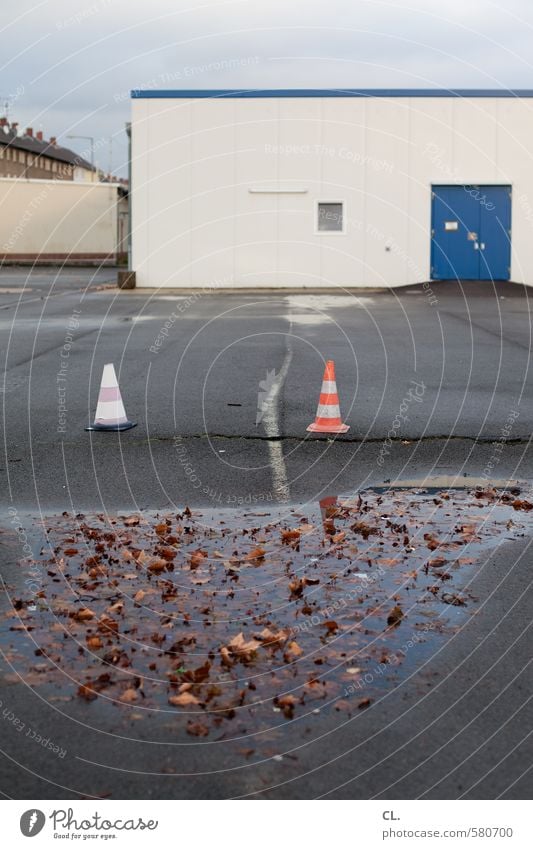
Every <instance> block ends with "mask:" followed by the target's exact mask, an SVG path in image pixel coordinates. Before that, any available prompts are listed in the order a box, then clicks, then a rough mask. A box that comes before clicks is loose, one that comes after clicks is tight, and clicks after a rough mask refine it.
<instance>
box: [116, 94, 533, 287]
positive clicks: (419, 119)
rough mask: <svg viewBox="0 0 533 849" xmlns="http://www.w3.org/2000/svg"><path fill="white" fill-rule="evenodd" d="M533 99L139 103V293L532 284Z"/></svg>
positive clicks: (186, 98) (356, 97)
mask: <svg viewBox="0 0 533 849" xmlns="http://www.w3.org/2000/svg"><path fill="white" fill-rule="evenodd" d="M532 98H533V90H527V91H514V92H511V91H507V90H502V91H488V90H473V91H472V90H462V91H446V90H345V91H343V90H328V91H322V90H317V91H315V90H307V89H304V90H279V91H278V90H275V91H250V90H246V91H153V90H149V91H134V92H132V155H131V159H132V162H131V169H132V269H133V270H134V271H135V273H136V281H137V286H150V287H202V288H203V287H210V286H212V287H227V288H235V287H257V288H259V287H291V288H294V287H321V288H322V287H326V286H333V287H339V286H341V287H375V286H391V287H392V286H401V285H405V284H410V283H420V282H425V283H427V282H428V281H431V280H439V279H455V278H457V279H465V280H471V279H474V280H487V279H489V280H490V279H499V280H514V281H517V282H522V283H527V284H532V283H533V156H532V153H533V100H532Z"/></svg>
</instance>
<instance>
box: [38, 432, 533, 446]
mask: <svg viewBox="0 0 533 849" xmlns="http://www.w3.org/2000/svg"><path fill="white" fill-rule="evenodd" d="M178 435H179V436H180V438H181V439H191V440H193V439H194V440H210V439H227V440H244V441H246V442H305V443H306V445H312V444H313V443H314V442H339V443H343V444H346V443H355V444H358V445H366V444H369V445H379V444H380V443H381V442H383V440H384V439H387V438H389V439H390V440H391V442H394V443H407V442H417V443H426V442H428V443H431V442H471V443H474V444H479V445H491V444H492V443H493V442H495V441H498V440H499V439H501V434H495V435H494V436H481V437H476V436H461V435H455V434H452V435H449V434H441V435H437V436H421V437H418V436H396V437H387V434H384V435H383V436H368V437H365V436H345V435H342V436H341V437H339V436H338V435H331V436H328V435H327V434H324V436H317V435H315V434H314V435H313V436H312V437H307V436H298V435H291V434H287V435H281V436H267V435H266V434H265V435H264V436H261V435H257V436H255V435H253V436H252V435H246V434H238V433H189V434H172V435H171V436H150V437H148V438H145V439H143V438H141V439H133V438H127V441H128V443H132V444H135V445H144V444H147V443H151V442H172V441H173V440H174V439H175V438H176V436H178ZM96 438H98V437H96ZM93 439H95V435H94V434H91V440H93ZM125 441H126V440H124V442H122V438H121V442H122V444H123V445H124V444H125ZM62 442H63V444H64V445H78V443H77V442H67V441H66V440H62ZM530 442H531V437H525V436H524V437H516V438H515V439H507V440H506V443H505V444H506V445H529V444H530ZM33 444H34V445H38V444H42V445H46V444H48V443H39V441H38V440H34V442H33ZM109 444H110V445H111V442H110V443H109Z"/></svg>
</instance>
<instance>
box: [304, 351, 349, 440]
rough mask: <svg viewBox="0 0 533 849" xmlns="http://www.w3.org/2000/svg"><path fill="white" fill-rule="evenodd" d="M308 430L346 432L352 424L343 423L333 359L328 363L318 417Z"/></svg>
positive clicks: (312, 431)
mask: <svg viewBox="0 0 533 849" xmlns="http://www.w3.org/2000/svg"><path fill="white" fill-rule="evenodd" d="M307 430H309V431H311V433H346V431H347V430H350V426H349V425H346V424H343V423H342V419H341V411H340V407H339V396H338V395H337V383H336V381H335V363H334V362H333V360H328V361H327V363H326V368H325V369H324V377H323V380H322V391H321V393H320V399H319V401H318V408H317V411H316V417H315V420H314V422H313V423H312V424H310V425H309V427H308V428H307Z"/></svg>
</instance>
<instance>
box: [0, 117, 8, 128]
mask: <svg viewBox="0 0 533 849" xmlns="http://www.w3.org/2000/svg"><path fill="white" fill-rule="evenodd" d="M6 126H7V118H0V127H6Z"/></svg>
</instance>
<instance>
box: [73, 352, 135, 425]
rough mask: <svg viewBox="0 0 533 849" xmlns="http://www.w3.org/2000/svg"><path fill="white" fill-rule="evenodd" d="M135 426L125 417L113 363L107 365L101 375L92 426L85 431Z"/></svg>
mask: <svg viewBox="0 0 533 849" xmlns="http://www.w3.org/2000/svg"><path fill="white" fill-rule="evenodd" d="M136 424H137V422H130V421H129V419H128V417H127V416H126V410H125V409H124V404H123V403H122V396H121V394H120V389H119V386H118V380H117V376H116V374H115V367H114V365H113V363H107V365H105V366H104V373H103V374H102V382H101V384H100V394H99V395H98V404H97V406H96V416H95V419H94V424H92V425H90V426H89V427H86V428H85V430H114V431H116V430H129V429H130V427H135V425H136Z"/></svg>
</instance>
